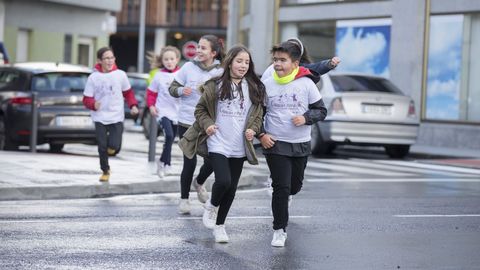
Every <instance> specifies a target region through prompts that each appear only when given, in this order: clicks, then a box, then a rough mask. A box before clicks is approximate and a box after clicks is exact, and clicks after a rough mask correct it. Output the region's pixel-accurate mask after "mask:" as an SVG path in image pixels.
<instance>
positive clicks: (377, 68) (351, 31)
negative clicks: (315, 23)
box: [335, 19, 391, 78]
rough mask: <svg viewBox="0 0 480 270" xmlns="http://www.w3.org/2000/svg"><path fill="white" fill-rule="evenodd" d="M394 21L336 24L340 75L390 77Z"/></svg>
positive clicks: (357, 21)
mask: <svg viewBox="0 0 480 270" xmlns="http://www.w3.org/2000/svg"><path fill="white" fill-rule="evenodd" d="M390 25H391V19H368V20H345V21H337V25H336V46H335V51H336V52H335V53H336V55H337V56H339V57H340V59H341V60H342V64H341V65H339V66H338V67H337V70H338V71H341V72H359V73H367V74H371V75H378V76H383V77H387V78H388V77H389V75H390V69H389V62H390V61H389V58H390Z"/></svg>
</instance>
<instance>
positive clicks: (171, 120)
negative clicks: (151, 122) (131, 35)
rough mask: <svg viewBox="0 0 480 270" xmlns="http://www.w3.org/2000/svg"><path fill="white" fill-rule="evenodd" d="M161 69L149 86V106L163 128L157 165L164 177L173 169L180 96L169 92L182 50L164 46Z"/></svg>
mask: <svg viewBox="0 0 480 270" xmlns="http://www.w3.org/2000/svg"><path fill="white" fill-rule="evenodd" d="M158 59H159V63H158V64H157V66H158V68H159V71H158V72H157V73H156V74H155V76H154V77H153V80H152V82H151V83H150V85H149V86H148V88H147V106H148V108H149V110H150V114H151V115H152V116H153V117H155V118H156V119H157V122H158V123H159V125H161V126H162V128H163V134H164V136H165V142H164V144H163V151H162V155H161V156H160V160H159V161H158V165H157V174H158V177H160V178H163V177H164V176H165V175H168V174H169V173H170V170H171V160H172V145H173V141H174V139H175V135H176V134H177V123H178V98H174V97H172V96H171V95H170V93H169V92H168V88H169V87H170V85H171V84H172V81H173V78H174V76H175V72H177V71H178V70H179V67H178V62H179V61H180V51H179V50H178V49H177V48H175V47H172V46H167V47H164V48H163V49H162V50H161V51H160V55H159V56H158Z"/></svg>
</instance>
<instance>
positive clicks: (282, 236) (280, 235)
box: [272, 229, 287, 247]
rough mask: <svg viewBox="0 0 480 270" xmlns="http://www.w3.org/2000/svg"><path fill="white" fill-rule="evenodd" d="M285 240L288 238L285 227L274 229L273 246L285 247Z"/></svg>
mask: <svg viewBox="0 0 480 270" xmlns="http://www.w3.org/2000/svg"><path fill="white" fill-rule="evenodd" d="M285 240H287V233H286V232H284V231H283V229H278V230H274V231H273V238H272V246H273V247H284V246H285Z"/></svg>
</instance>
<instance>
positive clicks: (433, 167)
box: [374, 160, 480, 177]
mask: <svg viewBox="0 0 480 270" xmlns="http://www.w3.org/2000/svg"><path fill="white" fill-rule="evenodd" d="M374 162H375V163H381V164H393V165H400V166H407V167H415V168H425V169H431V170H436V171H438V170H440V171H450V172H460V173H469V174H476V175H478V176H479V177H480V170H478V169H470V168H462V167H454V166H449V165H435V164H425V163H418V162H411V161H410V162H409V161H401V160H374Z"/></svg>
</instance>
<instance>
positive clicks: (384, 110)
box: [362, 104, 392, 115]
mask: <svg viewBox="0 0 480 270" xmlns="http://www.w3.org/2000/svg"><path fill="white" fill-rule="evenodd" d="M362 113H366V114H378V115H391V114H392V105H372V104H362Z"/></svg>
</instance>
